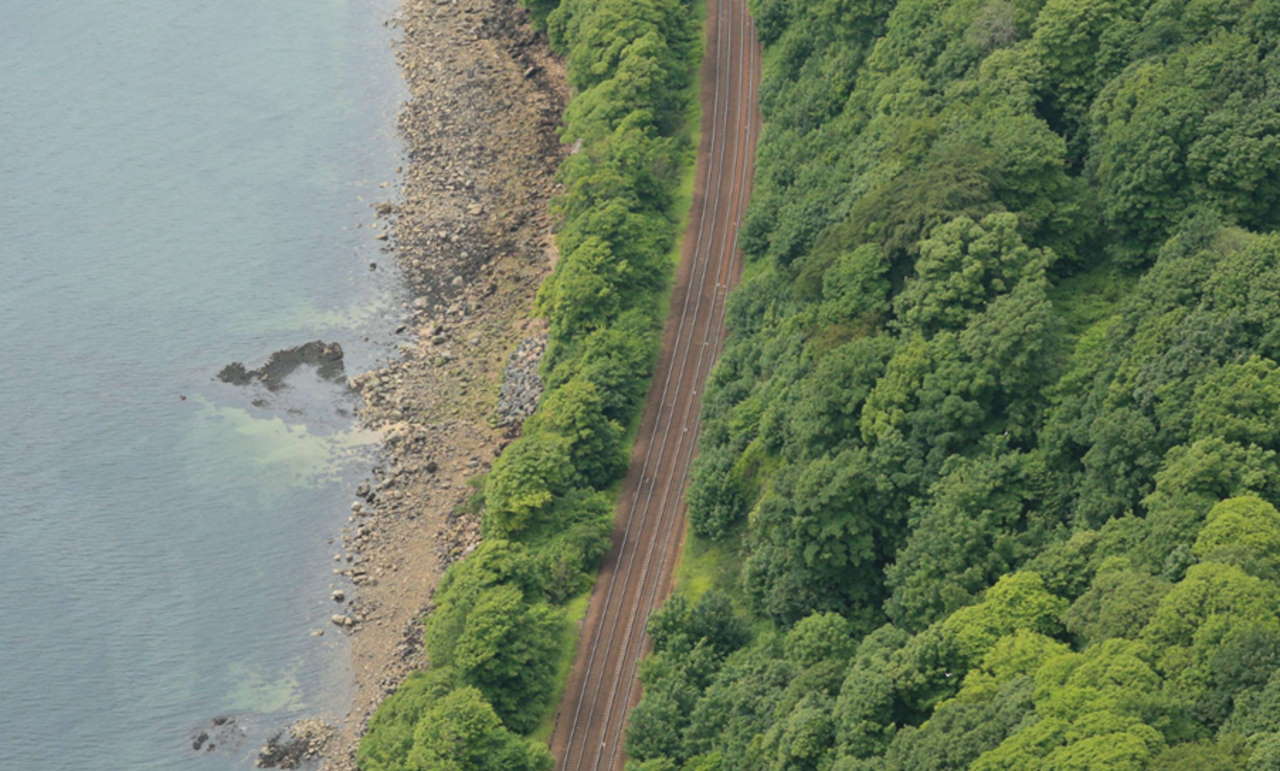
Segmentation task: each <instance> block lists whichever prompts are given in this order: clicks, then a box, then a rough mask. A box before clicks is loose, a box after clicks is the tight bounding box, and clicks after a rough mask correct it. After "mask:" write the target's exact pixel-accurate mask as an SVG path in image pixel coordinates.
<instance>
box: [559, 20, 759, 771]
mask: <svg viewBox="0 0 1280 771" xmlns="http://www.w3.org/2000/svg"><path fill="white" fill-rule="evenodd" d="M707 13H708V23H707V30H706V48H705V51H706V53H705V56H704V59H703V64H702V70H701V74H700V78H701V89H700V99H701V102H702V142H701V145H700V147H699V148H698V161H697V170H696V177H695V188H694V200H693V206H692V211H691V216H690V219H689V227H688V230H687V231H686V232H685V234H684V240H683V246H682V250H681V264H680V268H679V271H678V273H677V282H676V287H675V289H674V291H673V293H672V298H671V314H670V316H669V317H668V319H667V324H666V329H665V331H664V335H663V348H662V356H661V358H660V359H659V362H658V368H657V371H656V373H655V375H654V379H653V382H652V385H651V386H650V390H649V397H648V402H647V406H646V408H645V414H644V417H643V418H642V420H641V425H640V432H639V434H638V435H637V438H636V443H635V447H634V449H633V451H632V456H631V463H630V467H629V469H628V472H627V476H626V479H625V480H624V482H623V486H622V494H621V496H620V498H619V504H618V513H617V517H616V520H615V521H616V524H615V531H614V536H613V546H612V548H611V550H610V552H609V554H608V555H607V556H606V557H605V560H604V564H603V565H602V566H601V569H600V576H599V579H598V580H597V582H596V589H595V592H594V594H593V595H592V597H591V604H590V606H589V608H588V611H587V616H586V619H585V621H584V623H583V628H582V634H581V639H580V642H579V646H578V653H577V657H576V659H575V661H574V667H573V670H572V672H571V674H570V678H569V683H568V685H567V687H566V689H565V695H564V698H563V700H562V701H561V704H560V708H559V711H558V714H557V719H556V728H555V732H554V733H553V734H552V739H551V749H552V752H553V753H554V754H555V756H556V758H557V763H558V765H557V768H559V769H562V771H613V770H615V769H621V768H622V767H623V762H624V759H625V758H624V754H623V738H624V735H625V728H626V721H627V715H628V713H629V712H630V710H631V708H632V707H633V706H634V705H635V703H636V702H637V701H639V699H640V687H639V684H638V682H637V681H636V666H637V664H638V662H639V660H640V658H641V657H642V656H643V655H644V653H645V652H646V650H647V649H648V644H649V643H648V639H647V635H646V634H645V631H644V627H645V624H646V622H647V621H648V618H649V614H650V612H652V610H653V609H654V608H655V607H656V605H657V604H658V603H659V602H660V601H661V600H662V599H663V598H664V597H665V596H666V595H667V594H668V593H669V592H670V589H671V578H672V571H673V569H674V567H675V562H676V557H677V555H678V552H679V549H680V542H681V538H682V536H683V534H684V512H685V501H684V490H685V484H686V482H687V481H688V473H689V464H690V462H691V461H692V459H693V453H694V449H695V444H696V440H697V435H698V428H699V415H700V407H701V397H700V394H699V392H700V390H701V389H702V384H703V383H704V382H706V379H707V375H708V374H709V372H710V371H711V367H712V365H713V364H714V363H715V360H716V357H717V356H718V355H719V352H720V349H721V347H722V345H723V341H724V310H725V306H724V303H725V296H726V294H727V293H728V291H729V289H730V288H732V286H733V285H734V284H735V283H736V282H737V280H738V276H739V275H740V273H741V260H740V254H739V252H738V247H737V233H738V226H739V225H740V223H741V221H742V215H743V213H744V211H745V210H746V205H747V200H748V198H749V196H750V188H751V177H752V173H753V169H754V160H755V142H756V139H757V137H758V135H759V129H760V116H759V112H758V110H757V107H756V101H757V100H756V89H757V87H758V84H759V81H760V48H759V44H758V43H757V41H756V35H755V28H754V25H753V23H752V21H751V18H750V15H749V14H748V12H747V8H746V2H745V0H708V2H707Z"/></svg>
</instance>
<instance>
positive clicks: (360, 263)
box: [0, 0, 403, 771]
mask: <svg viewBox="0 0 1280 771" xmlns="http://www.w3.org/2000/svg"><path fill="white" fill-rule="evenodd" d="M393 9H394V0H328V1H327V2H319V3H317V2H315V1H314V0H309V1H306V2H304V0H272V2H269V3H264V2H260V1H259V0H253V1H251V0H229V1H228V2H222V3H196V2H192V1H191V0H176V1H175V0H130V2H127V3H123V2H118V1H116V0H73V1H72V2H69V3H29V2H18V0H0V18H3V19H4V20H5V27H6V30H5V33H4V38H5V42H4V44H3V46H0V181H2V182H3V188H2V189H3V193H4V194H3V196H0V268H2V269H3V279H2V280H0V333H2V334H0V352H2V353H3V363H4V367H5V372H4V374H3V375H2V376H0V430H2V431H3V438H2V439H0V494H2V495H3V498H2V499H0V500H2V501H3V503H0V514H2V515H3V527H2V528H0V617H2V618H3V624H0V767H3V768H6V769H7V768H13V769H23V770H24V771H40V770H42V769H153V768H156V769H158V768H184V769H185V768H197V769H219V768H236V769H240V768H247V767H249V766H250V764H251V760H250V756H251V754H252V753H253V751H254V750H255V749H256V747H257V746H258V745H259V744H260V743H261V740H262V738H263V734H264V732H266V731H268V730H270V729H271V728H273V727H275V726H276V725H278V724H280V723H282V722H284V721H286V720H287V719H289V718H291V717H295V716H301V715H308V714H313V713H317V712H318V713H330V714H331V713H335V712H336V713H341V711H342V710H343V709H344V708H345V700H346V697H347V690H348V688H349V686H350V675H349V672H348V662H347V660H346V648H345V642H344V640H343V638H342V636H341V634H339V633H337V632H336V631H335V630H333V629H332V628H331V627H329V625H328V621H327V619H328V617H329V615H330V614H331V613H333V612H334V605H333V603H332V602H331V601H330V600H329V599H328V594H329V587H330V585H331V584H334V578H335V577H334V576H333V575H331V571H332V568H333V567H334V563H333V562H332V555H333V554H334V552H335V551H337V548H338V547H337V546H335V545H334V544H333V543H331V540H332V539H334V538H335V537H336V536H337V535H338V530H339V528H340V527H341V526H342V524H344V522H345V519H346V513H347V512H346V508H347V503H348V502H349V501H350V497H349V496H350V490H351V487H352V486H353V485H354V483H355V481H356V480H357V479H358V477H359V476H361V475H362V474H363V473H365V472H366V471H367V469H368V465H369V463H370V462H371V455H372V447H373V445H372V444H371V441H372V437H368V436H364V435H361V434H360V433H359V432H356V431H354V430H353V427H352V422H351V419H350V417H349V413H350V410H351V409H352V407H353V405H352V404H351V400H350V397H349V396H347V395H345V394H344V393H343V391H342V389H340V388H338V387H335V386H334V385H332V384H329V383H325V382H323V381H321V380H319V379H318V378H317V377H316V376H315V375H314V372H312V371H310V370H302V371H300V372H299V373H298V374H296V375H295V376H294V377H293V378H292V379H291V381H290V386H291V387H290V388H287V389H285V390H283V391H280V392H278V393H274V394H269V393H267V392H265V391H262V390H260V389H256V390H255V389H253V388H236V387H233V386H229V385H224V384H221V383H217V382H214V381H213V379H212V378H213V376H214V374H216V373H217V371H218V370H219V369H220V368H221V367H222V366H223V365H224V364H226V363H227V362H229V361H233V360H241V361H244V362H245V363H246V364H247V365H248V366H250V367H253V366H257V365H259V364H261V363H262V361H263V360H265V358H266V357H267V356H268V355H269V354H270V353H271V352H272V351H273V350H276V349H279V348H283V347H288V346H292V345H296V344H299V343H303V342H306V341H307V340H312V339H324V340H326V341H337V342H340V343H341V344H342V345H343V347H344V348H345V349H346V351H347V371H348V372H349V373H353V372H356V371H360V370H362V369H364V368H367V367H368V366H369V365H371V364H372V363H374V362H375V361H377V360H378V358H379V357H380V356H381V355H383V354H382V352H383V351H386V350H387V346H388V345H389V343H390V342H392V341H391V336H390V332H389V330H390V329H391V328H393V327H394V326H395V321H394V317H395V309H396V308H398V301H397V299H396V298H395V285H394V280H393V277H392V276H391V275H390V274H388V273H387V272H386V271H385V270H382V269H380V270H378V271H372V272H371V271H370V270H369V268H368V264H369V263H370V262H374V261H376V262H381V261H382V259H383V258H384V255H382V254H380V253H379V251H378V248H377V247H378V245H379V242H377V241H374V240H373V238H372V233H371V232H370V229H369V225H370V223H372V222H373V219H374V218H373V214H372V211H371V208H370V206H371V203H372V202H375V201H379V200H385V199H386V198H387V197H388V196H389V194H390V189H389V188H384V187H382V186H381V185H380V183H383V182H386V181H390V180H392V179H393V178H394V173H395V166H396V164H397V162H398V158H397V155H398V152H399V143H398V140H397V139H396V136H395V134H394V122H393V118H394V113H395V110H396V108H397V105H398V103H399V101H400V100H401V99H402V98H403V94H402V93H401V91H400V89H401V85H400V80H399V76H398V74H397V72H396V70H395V65H394V60H393V58H392V56H391V54H390V52H389V50H388V47H387V43H388V41H389V39H390V38H391V35H392V33H391V31H390V30H389V29H388V28H386V27H384V26H383V23H382V22H383V20H385V19H387V18H388V17H389V16H390V15H391V13H392V11H393ZM184 396H185V397H186V398H185V399H183V398H182V397H184ZM258 398H261V399H265V404H264V406H254V404H253V403H252V401H253V400H254V399H258ZM334 585H337V584H334ZM318 628H326V634H325V636H323V637H320V638H315V637H311V636H310V634H309V633H310V631H311V630H312V629H318ZM223 713H230V714H233V715H236V716H237V720H238V722H239V724H241V725H243V726H245V727H246V730H247V736H246V737H245V739H244V740H243V742H242V743H241V744H240V745H239V746H226V745H224V746H221V747H219V748H218V749H217V750H215V751H214V752H212V753H202V754H199V755H196V754H194V753H193V752H192V751H191V750H190V734H191V732H192V731H193V730H194V729H196V728H197V727H198V726H200V725H201V724H205V723H207V721H208V720H209V719H210V718H211V717H213V716H214V715H217V714H223Z"/></svg>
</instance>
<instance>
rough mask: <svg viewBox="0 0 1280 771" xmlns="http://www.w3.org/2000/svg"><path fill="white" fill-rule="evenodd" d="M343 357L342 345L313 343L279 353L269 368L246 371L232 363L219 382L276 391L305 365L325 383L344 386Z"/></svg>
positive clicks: (273, 355) (226, 368) (269, 360)
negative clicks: (253, 383) (259, 385)
mask: <svg viewBox="0 0 1280 771" xmlns="http://www.w3.org/2000/svg"><path fill="white" fill-rule="evenodd" d="M342 355H343V354H342V346H341V345H339V344H337V343H326V342H324V341H323V340H312V341H311V342H309V343H303V344H302V345H299V346H295V347H293V348H285V349H284V350H280V351H276V352H275V353H273V354H271V358H269V359H267V363H266V364H263V365H262V366H261V367H259V368H257V369H247V368H245V366H244V365H243V364H241V363H240V362H238V361H233V362H232V363H230V364H228V365H227V366H225V367H223V368H222V370H221V371H220V372H219V373H218V379H219V380H221V381H222V382H224V383H230V384H231V385H241V386H242V385H248V384H249V383H252V382H254V381H257V382H259V383H262V384H263V385H264V386H266V388H267V390H268V391H277V390H279V389H280V388H282V387H284V381H285V378H287V377H288V376H289V375H291V374H293V371H294V370H296V369H297V368H298V367H301V366H303V365H304V364H305V365H309V366H313V367H315V368H316V372H317V374H319V375H320V377H322V378H324V379H325V380H330V381H333V382H345V381H346V370H345V369H344V368H343V366H342Z"/></svg>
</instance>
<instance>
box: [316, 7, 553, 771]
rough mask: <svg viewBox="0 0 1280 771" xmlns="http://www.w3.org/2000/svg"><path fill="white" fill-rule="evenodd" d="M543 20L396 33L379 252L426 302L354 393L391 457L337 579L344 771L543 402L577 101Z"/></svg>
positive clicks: (401, 15)
mask: <svg viewBox="0 0 1280 771" xmlns="http://www.w3.org/2000/svg"><path fill="white" fill-rule="evenodd" d="M528 18H529V17H528V14H527V13H526V12H525V11H524V9H523V8H521V7H519V5H518V3H517V0H405V1H404V2H403V3H402V4H401V6H400V9H399V11H398V13H397V16H396V18H395V19H394V20H393V21H392V23H393V24H394V25H395V26H396V27H397V28H398V29H399V31H400V33H401V37H400V40H399V41H398V42H397V43H396V45H395V53H396V59H397V62H398V64H399V66H400V69H401V73H402V75H403V77H404V79H405V82H406V85H407V87H408V91H409V98H408V101H406V103H405V104H404V106H403V108H402V110H401V112H400V115H399V118H398V128H399V131H400V134H401V136H402V138H403V140H404V143H405V162H404V165H403V166H402V168H401V169H400V179H399V197H398V200H396V201H394V202H390V203H385V204H382V205H380V206H379V207H378V213H379V215H380V219H381V220H382V223H381V224H383V225H385V228H386V229H385V230H384V231H383V232H382V233H381V234H379V236H378V237H379V238H383V239H385V240H386V241H387V242H388V250H389V251H390V252H392V254H393V255H394V257H395V258H396V260H397V262H398V264H399V266H400V269H401V274H402V276H403V279H404V282H405V284H406V289H407V290H408V292H407V295H408V297H410V298H411V299H409V300H408V302H407V303H406V316H407V318H408V319H409V320H408V321H407V322H406V324H405V326H404V327H403V328H402V329H401V331H400V336H401V338H402V340H403V341H404V342H402V343H401V345H400V353H401V355H400V357H399V358H398V360H397V361H395V362H393V363H392V364H390V365H388V366H387V367H385V368H383V369H379V370H374V371H372V372H368V373H364V374H362V375H359V376H356V377H353V378H352V379H351V384H352V386H353V387H354V388H355V389H357V390H358V391H359V392H360V394H361V396H362V397H363V399H364V406H363V407H362V408H361V409H360V411H359V419H360V422H361V424H362V426H364V427H366V428H370V429H376V430H379V431H381V432H382V434H383V436H384V442H383V448H382V454H381V462H380V465H379V466H378V467H377V468H375V469H374V474H373V476H372V478H371V479H370V480H369V482H368V483H367V484H366V485H361V487H360V489H359V490H358V493H360V494H361V499H360V500H358V501H357V502H355V503H353V505H352V516H351V521H350V523H349V526H348V527H347V528H345V529H344V532H343V541H344V547H345V549H344V552H343V554H342V555H341V558H340V561H339V562H337V563H335V564H336V565H337V567H336V568H335V572H336V573H340V574H341V576H342V577H344V578H345V579H346V580H347V582H349V584H350V586H349V587H348V588H346V589H345V590H344V592H343V593H341V594H340V595H335V599H338V598H339V597H341V599H340V600H339V602H340V604H339V603H335V614H334V621H335V624H336V625H337V626H338V627H340V628H343V629H346V630H347V633H348V634H349V635H350V638H351V669H352V674H353V686H352V694H353V695H352V702H351V707H350V710H349V712H348V713H347V715H346V717H345V718H344V719H342V720H341V721H340V723H339V724H338V726H337V727H336V730H335V734H334V737H333V739H332V740H331V741H330V742H329V743H328V746H327V747H326V749H325V751H324V753H323V757H324V763H323V767H324V768H327V769H332V770H333V771H346V770H348V769H354V768H355V762H354V755H355V749H356V747H357V745H358V742H359V739H360V736H361V735H362V734H363V729H364V726H365V724H366V722H367V721H368V718H369V717H370V716H371V715H372V714H373V711H374V710H375V709H376V708H377V705H378V704H379V703H380V702H381V701H382V699H383V697H384V696H386V695H387V694H388V693H390V692H391V691H393V690H394V689H395V687H396V686H397V685H398V684H399V683H400V682H401V681H402V680H403V679H404V677H405V676H407V675H408V673H409V672H411V671H413V670H415V669H420V668H422V667H423V666H425V664H426V661H425V659H424V656H423V652H422V650H421V638H422V626H421V623H420V621H421V618H422V616H423V614H424V612H425V611H426V610H427V609H428V608H429V602H430V596H431V592H432V590H433V589H434V587H435V583H436V581H437V579H438V577H439V575H440V573H441V572H442V571H443V570H444V568H445V567H447V565H448V564H449V563H450V562H452V561H454V560H456V559H458V558H459V557H461V556H463V555H464V554H466V553H467V552H469V551H470V550H471V549H472V548H474V546H475V544H476V543H477V542H478V539H479V532H478V523H477V522H476V521H475V517H473V516H471V515H469V514H467V513H466V512H465V510H464V505H465V503H466V501H467V499H468V498H469V497H470V496H471V493H472V492H473V491H472V489H471V487H470V486H468V484H467V480H468V479H470V478H472V477H474V476H475V475H476V474H478V473H482V472H484V471H485V470H487V469H488V467H489V465H490V463H491V462H492V460H493V458H494V457H495V456H496V455H497V454H498V453H499V452H500V451H501V449H502V447H503V446H505V444H506V443H507V442H508V441H509V440H510V438H511V437H512V436H513V435H514V431H515V430H516V428H515V426H514V425H513V424H514V423H515V422H518V420H519V419H520V416H521V415H522V414H524V413H525V412H526V411H527V410H528V409H531V408H532V405H533V403H534V402H536V399H537V396H538V394H539V390H540V385H539V383H538V381H537V377H536V372H537V364H538V360H539V358H538V357H539V354H540V352H541V342H540V341H541V340H544V339H545V332H544V329H543V327H542V324H541V322H539V321H536V320H533V319H531V318H530V310H531V307H532V303H533V297H534V294H535V292H536V291H537V288H538V286H539V285H540V284H541V282H542V280H543V278H545V276H546V275H547V274H548V273H549V272H550V268H551V265H552V261H553V256H552V255H553V248H554V247H553V246H552V239H551V233H550V223H551V219H550V216H549V214H548V203H549V201H550V199H551V198H552V197H553V196H554V195H555V194H556V193H557V192H558V187H557V184H556V182H555V174H556V171H557V169H558V168H559V164H560V161H561V160H562V159H563V157H564V155H565V154H566V148H565V147H564V146H562V145H561V144H560V142H559V139H558V136H557V128H558V127H559V124H560V119H561V115H562V113H563V107H564V101H565V99H566V96H567V86H566V84H565V78H564V74H563V71H562V69H561V67H560V65H559V63H558V62H557V61H556V60H555V59H554V57H552V55H551V54H550V51H549V50H548V49H547V46H546V42H545V36H543V35H541V34H537V33H535V32H534V30H533V28H532V27H531V26H530V25H529V24H528ZM508 370H509V371H510V373H511V376H510V377H508V378H506V380H507V386H506V387H505V388H503V393H502V395H501V398H500V395H499V388H500V386H502V384H503V382H504V372H506V371H508Z"/></svg>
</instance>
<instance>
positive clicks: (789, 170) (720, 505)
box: [627, 0, 1280, 771]
mask: <svg viewBox="0 0 1280 771" xmlns="http://www.w3.org/2000/svg"><path fill="white" fill-rule="evenodd" d="M751 7H752V11H753V14H754V16H755V18H756V20H757V24H758V27H759V32H760V36H761V38H762V42H763V43H764V45H765V51H766V57H765V71H764V81H763V85H762V88H761V106H762V110H763V112H764V117H765V129H764V133H763V134H762V137H761V141H760V145H759V150H758V163H757V169H756V181H755V190H754V194H753V200H752V203H751V210H750V212H749V215H748V218H747V220H746V221H745V223H744V225H743V228H742V232H741V235H740V238H741V244H742V247H743V250H744V252H745V255H746V258H747V268H746V271H745V275H744V277H743V281H742V285H741V286H740V287H739V288H738V289H737V290H736V291H735V292H734V293H733V294H732V295H731V298H730V307H729V311H728V314H727V324H728V327H729V341H728V343H727V345H726V348H725V352H724V354H723V356H722V358H721V361H720V362H719V364H718V366H717V368H716V370H715V372H714V373H713V375H712V378H711V382H710V383H709V384H708V386H707V388H706V394H705V402H704V414H703V425H704V429H703V433H702V436H701V437H700V449H699V455H698V458H697V460H696V462H695V467H694V471H693V474H692V479H691V485H690V490H689V493H688V498H689V520H690V531H691V532H690V535H689V540H688V543H687V544H686V551H687V553H688V554H689V555H692V556H689V557H687V558H686V559H698V560H701V562H700V564H699V565H695V566H694V567H693V571H694V574H695V579H696V580H687V581H684V582H682V585H681V587H680V589H679V591H678V592H677V594H676V595H675V596H674V597H673V598H672V599H671V600H670V601H669V602H668V603H667V604H666V605H665V607H664V608H662V609H661V610H660V611H658V612H657V613H655V614H654V616H653V617H652V618H651V619H650V622H649V630H650V636H651V639H652V642H653V652H652V654H651V655H650V656H649V658H648V659H647V660H646V661H645V662H644V664H643V665H642V669H641V679H642V682H643V684H644V699H643V701H642V702H641V703H640V705H639V706H638V708H637V709H636V710H635V711H634V712H633V714H632V720H631V723H630V726H629V730H628V738H627V750H628V755H629V757H630V758H631V760H630V765H629V769H631V770H632V771H675V770H676V769H683V770H685V771H739V770H742V769H751V770H757V769H758V770H761V771H765V770H768V771H773V770H775V769H777V770H781V769H788V770H793V769H794V770H796V771H802V770H812V771H854V770H859V771H863V770H865V771H872V770H888V769H904V770H911V771H924V770H925V769H965V768H969V769H975V770H981V771H995V770H996V769H1008V770H1010V771H1013V770H1014V769H1017V770H1018V771H1027V770H1034V769H1046V770H1048V769H1055V770H1057V769H1082V770H1083V769H1110V770H1115V769H1119V770H1124V769H1162V770H1163V769H1185V770H1186V771H1191V770H1192V769H1195V770H1197V771H1204V770H1206V769H1207V770H1209V771H1213V770H1215V769H1223V770H1225V769H1250V770H1251V771H1254V770H1256V771H1261V770H1263V769H1276V768H1280V512H1278V511H1277V509H1276V505H1275V504H1277V503H1280V463H1277V452H1280V419H1278V418H1280V366H1278V365H1277V361H1278V360H1280V235H1277V234H1276V233H1275V229H1276V226H1277V225H1278V224H1280V46H1278V44H1280V2H1278V1H1277V0H900V1H899V2H893V1H892V0H752V2H751ZM699 570H701V571H702V572H701V573H698V572H697V571H699ZM686 575H688V573H686Z"/></svg>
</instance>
